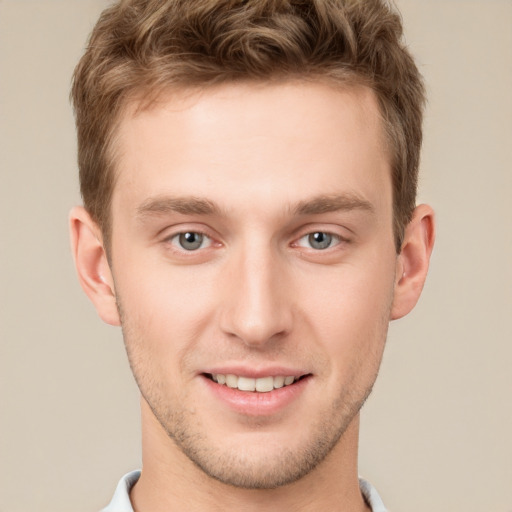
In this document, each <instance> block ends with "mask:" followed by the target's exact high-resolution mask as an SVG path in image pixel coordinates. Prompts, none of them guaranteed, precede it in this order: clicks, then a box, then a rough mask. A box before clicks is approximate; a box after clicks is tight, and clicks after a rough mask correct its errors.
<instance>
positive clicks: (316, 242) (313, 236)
mask: <svg viewBox="0 0 512 512" xmlns="http://www.w3.org/2000/svg"><path fill="white" fill-rule="evenodd" d="M332 240H333V236H332V235H330V234H329V233H323V232H321V231H319V232H317V233H310V234H309V235H308V243H309V245H310V246H311V247H312V248H313V249H320V250H322V249H327V248H328V247H330V246H331V244H332Z"/></svg>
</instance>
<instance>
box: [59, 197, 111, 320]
mask: <svg viewBox="0 0 512 512" xmlns="http://www.w3.org/2000/svg"><path fill="white" fill-rule="evenodd" d="M69 225H70V235H71V250H72V252H73V258H74V261H75V267H76V270H77V273H78V280H79V281H80V284H81V286H82V288H83V290H84V291H85V293H86V294H87V296H88V297H89V299H91V301H92V303H93V304H94V306H95V308H96V310H97V312H98V314H99V315H100V317H101V319H102V320H103V321H104V322H106V323H107V324H110V325H120V319H119V312H118V309H117V304H116V296H115V289H114V280H113V278H112V273H111V271H110V266H109V264H108V260H107V255H106V252H105V249H104V247H103V243H102V237H101V231H100V229H99V227H98V225H97V224H96V223H95V222H94V221H93V220H92V218H91V216H90V215H89V214H88V213H87V211H86V210H85V208H83V207H81V206H77V207H75V208H73V209H72V210H71V213H70V215H69Z"/></svg>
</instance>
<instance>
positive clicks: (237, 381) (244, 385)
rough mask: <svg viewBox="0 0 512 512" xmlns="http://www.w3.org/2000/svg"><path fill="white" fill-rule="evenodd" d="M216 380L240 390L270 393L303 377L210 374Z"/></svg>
mask: <svg viewBox="0 0 512 512" xmlns="http://www.w3.org/2000/svg"><path fill="white" fill-rule="evenodd" d="M208 376H209V377H210V378H211V379H212V380H213V381H214V382H217V383H218V384H221V385H225V386H227V387H228V388H232V389H238V390H240V391H254V392H258V393H268V392H270V391H272V390H274V389H279V388H282V387H285V386H289V385H290V384H293V383H294V382H295V381H297V380H299V379H300V378H301V377H298V378H297V377H293V376H282V375H280V376H276V377H272V376H268V377H259V378H257V379H255V378H251V377H240V376H238V375H233V374H227V375H224V374H222V373H215V374H209V375H208Z"/></svg>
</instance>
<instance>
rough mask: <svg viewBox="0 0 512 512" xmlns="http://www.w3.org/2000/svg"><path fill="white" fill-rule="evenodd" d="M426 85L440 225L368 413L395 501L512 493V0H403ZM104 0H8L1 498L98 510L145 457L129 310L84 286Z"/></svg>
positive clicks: (467, 502) (509, 500)
mask: <svg viewBox="0 0 512 512" xmlns="http://www.w3.org/2000/svg"><path fill="white" fill-rule="evenodd" d="M397 3H398V5H399V7H400V9H401V11H402V14H403V18H404V23H405V27H406V39H407V41H408V44H409V45H410V47H411V49H412V52H413V53H414V55H415V56H416V57H417V60H418V63H419V65H420V68H421V71H422V73H423V74H424V76H425V78H426V82H427V86H428V94H429V105H428V109H427V113H426V121H425V144H424V152H423V159H422V178H421V187H420V198H421V200H423V201H425V202H429V203H430V204H432V205H433V206H434V208H435V209H436V212H437V220H438V240H437V245H436V248H435V252H434V256H433V261H432V265H431V272H430V276H429V280H428V283H427V285H426V288H425V291H424V294H423V297H422V299H421V300H420V302H419V304H418V306H417V308H416V309H415V310H414V312H413V313H412V314H411V315H410V316H409V317H407V318H405V319H403V320H400V321H398V322H396V323H393V324H392V326H391V331H390V335H389V340H388V347H387V351H386V353H385V357H384V362H383V366H382V370H381V375H380V377H379V380H378V382H377V385H376V388H375V390H374V393H373V395H372V397H371V398H370V400H369V402H368V403H367V405H366V406H365V408H364V410H363V413H362V433H361V449H360V473H361V475H363V476H364V477H365V478H367V479H369V480H370V481H371V482H372V483H373V484H374V485H375V486H376V487H377V488H378V490H379V491H380V493H381V494H382V496H383V499H384V502H385V503H386V504H387V506H388V507H389V508H390V510H391V511H393V512H407V511H411V510H414V511H415V512H432V511H436V512H439V511H450V512H454V511H464V512H510V511H512V441H511V439H510V437H511V433H512V404H511V399H510V394H511V391H512V328H511V324H512V322H511V320H512V206H511V203H512V2H511V1H509V0H480V1H479V0H458V1H457V0H428V1H426V0H423V1H421V0H399V1H398V2H397ZM105 5H106V2H105V1H100V0H80V1H77V0H75V1H70V0H61V1H59V0H0V158H1V159H0V179H1V181H0V194H1V198H0V227H1V234H0V257H1V263H0V315H1V316H0V335H1V345H0V351H1V352H0V393H1V395H0V400H1V401H0V512H29V511H30V512H33V511H42V512H46V511H48V512H50V511H51V512H59V511H62V512H64V511H66V512H69V511H73V512H82V511H83V512H85V511H94V510H98V509H100V508H101V507H102V506H103V505H105V504H106V503H107V502H108V500H109V499H110V496H111V494H112V492H113V490H114V487H115V485H116V483H117V480H118V479H119V478H120V477H121V476H122V475H123V474H124V473H125V472H127V471H129V470H131V469H134V468H137V467H139V466H140V440H139V435H140V425H139V410H138V394H137V389H136V387H135V385H134V383H133V381H132V378H131V374H130V371H129V369H128V365H127V363H126V357H125V354H124V349H123V345H122V339H121V335H120V332H119V330H118V329H116V328H112V327H108V326H106V325H103V324H102V323H101V321H100V320H99V319H98V318H97V316H96V313H95V311H94V309H93V307H92V306H91V305H90V304H89V302H88V300H87V299H86V297H85V295H84V294H83V293H82V291H81V289H80V288H79V285H78V282H77V280H76V277H75V272H74V268H73V264H72V260H71V256H70V252H69V239H68V233H67V215H68V211H69V209H70V208H71V206H72V205H74V204H76V203H78V202H79V200H80V199H79V194H78V180H77V169H76V163H75V151H76V146H75V134H74V124H73V117H72V112H71V108H70V106H69V102H68V93H69V85H70V76H71V73H72V70H73V68H74V65H75V64H76V62H77V60H78V58H79V56H80V55H81V52H82V50H83V47H84V44H85V41H86V36H87V34H88V33H89V31H90V30H91V28H92V25H93V23H94V21H95V20H96V18H97V16H98V15H99V13H100V11H101V10H102V9H103V8H104V7H105Z"/></svg>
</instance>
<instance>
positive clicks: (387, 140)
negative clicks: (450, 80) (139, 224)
mask: <svg viewBox="0 0 512 512" xmlns="http://www.w3.org/2000/svg"><path fill="white" fill-rule="evenodd" d="M336 71H337V73H336V75H337V76H336V77H334V76H332V74H330V73H328V72H326V71H323V72H322V71H320V72H317V73H282V74H275V75H270V76H268V77H261V78H260V77H244V78H230V77H218V79H217V80H215V81H209V82H206V81H200V80H197V81H189V82H187V81H183V82H180V83H176V84H167V85H166V86H165V87H162V86H161V87H151V86H147V85H146V86H144V85H141V86H138V87H134V88H132V89H131V90H128V91H126V92H125V94H124V95H123V96H122V98H120V101H119V105H118V111H117V113H116V115H115V116H114V118H113V120H112V124H111V127H110V130H109V136H108V139H107V143H106V150H105V173H106V174H107V175H108V178H109V179H108V180H107V183H108V184H109V187H110V188H109V190H108V196H107V203H106V206H105V207H104V208H103V216H102V218H101V219H94V220H95V222H96V223H97V224H98V225H99V228H100V231H101V234H102V239H103V246H104V249H105V252H106V254H107V258H108V259H109V262H111V252H112V251H111V250H112V220H113V219H112V215H113V212H112V198H113V195H114V189H115V187H116V183H117V178H118V176H119V173H120V169H119V165H118V164H119V161H120V160H121V157H122V154H121V151H120V146H121V145H120V127H121V125H122V123H123V121H124V120H126V119H127V118H129V117H132V116H137V115H138V114H140V113H143V112H147V111H150V110H151V109H152V108H158V105H159V103H160V102H161V101H164V99H165V98H168V97H169V96H170V95H171V94H174V93H177V94H185V95H187V96H190V97H192V96H197V95H200V94H201V93H203V92H209V91H211V90H214V89H216V88H221V87H223V86H226V85H259V86H263V87H266V86H273V85H285V84H290V83H298V84H301V83H303V84H323V85H326V86H329V87H332V88H333V89H335V90H339V91H356V90H361V89H367V90H369V91H370V92H371V94H372V95H373V97H374V99H375V100H376V107H377V112H376V114H377V119H378V121H379V122H380V124H381V128H380V130H379V131H380V133H381V136H380V139H381V140H380V144H381V145H382V148H383V150H384V152H385V154H386V156H387V158H388V159H389V162H388V163H389V169H390V177H389V178H390V179H391V181H392V209H393V235H394V237H395V246H396V250H397V253H398V252H399V250H400V246H401V242H402V237H401V235H402V233H401V232H399V230H400V226H399V225H398V224H399V222H398V219H397V218H396V217H397V211H396V207H395V206H396V197H395V187H394V185H393V180H394V176H393V174H394V171H395V166H396V165H397V155H398V143H394V140H396V136H395V127H394V126H393V124H392V123H391V122H390V121H389V120H388V119H386V117H385V115H384V112H383V110H384V106H383V104H382V98H381V97H380V96H379V94H378V92H377V90H376V88H375V87H374V84H373V83H372V82H371V80H370V79H369V78H368V77H367V76H365V75H363V74H361V73H357V72H356V71H354V70H351V69H344V70H343V73H340V70H336ZM404 228H405V226H403V227H402V229H401V231H403V229H404Z"/></svg>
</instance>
